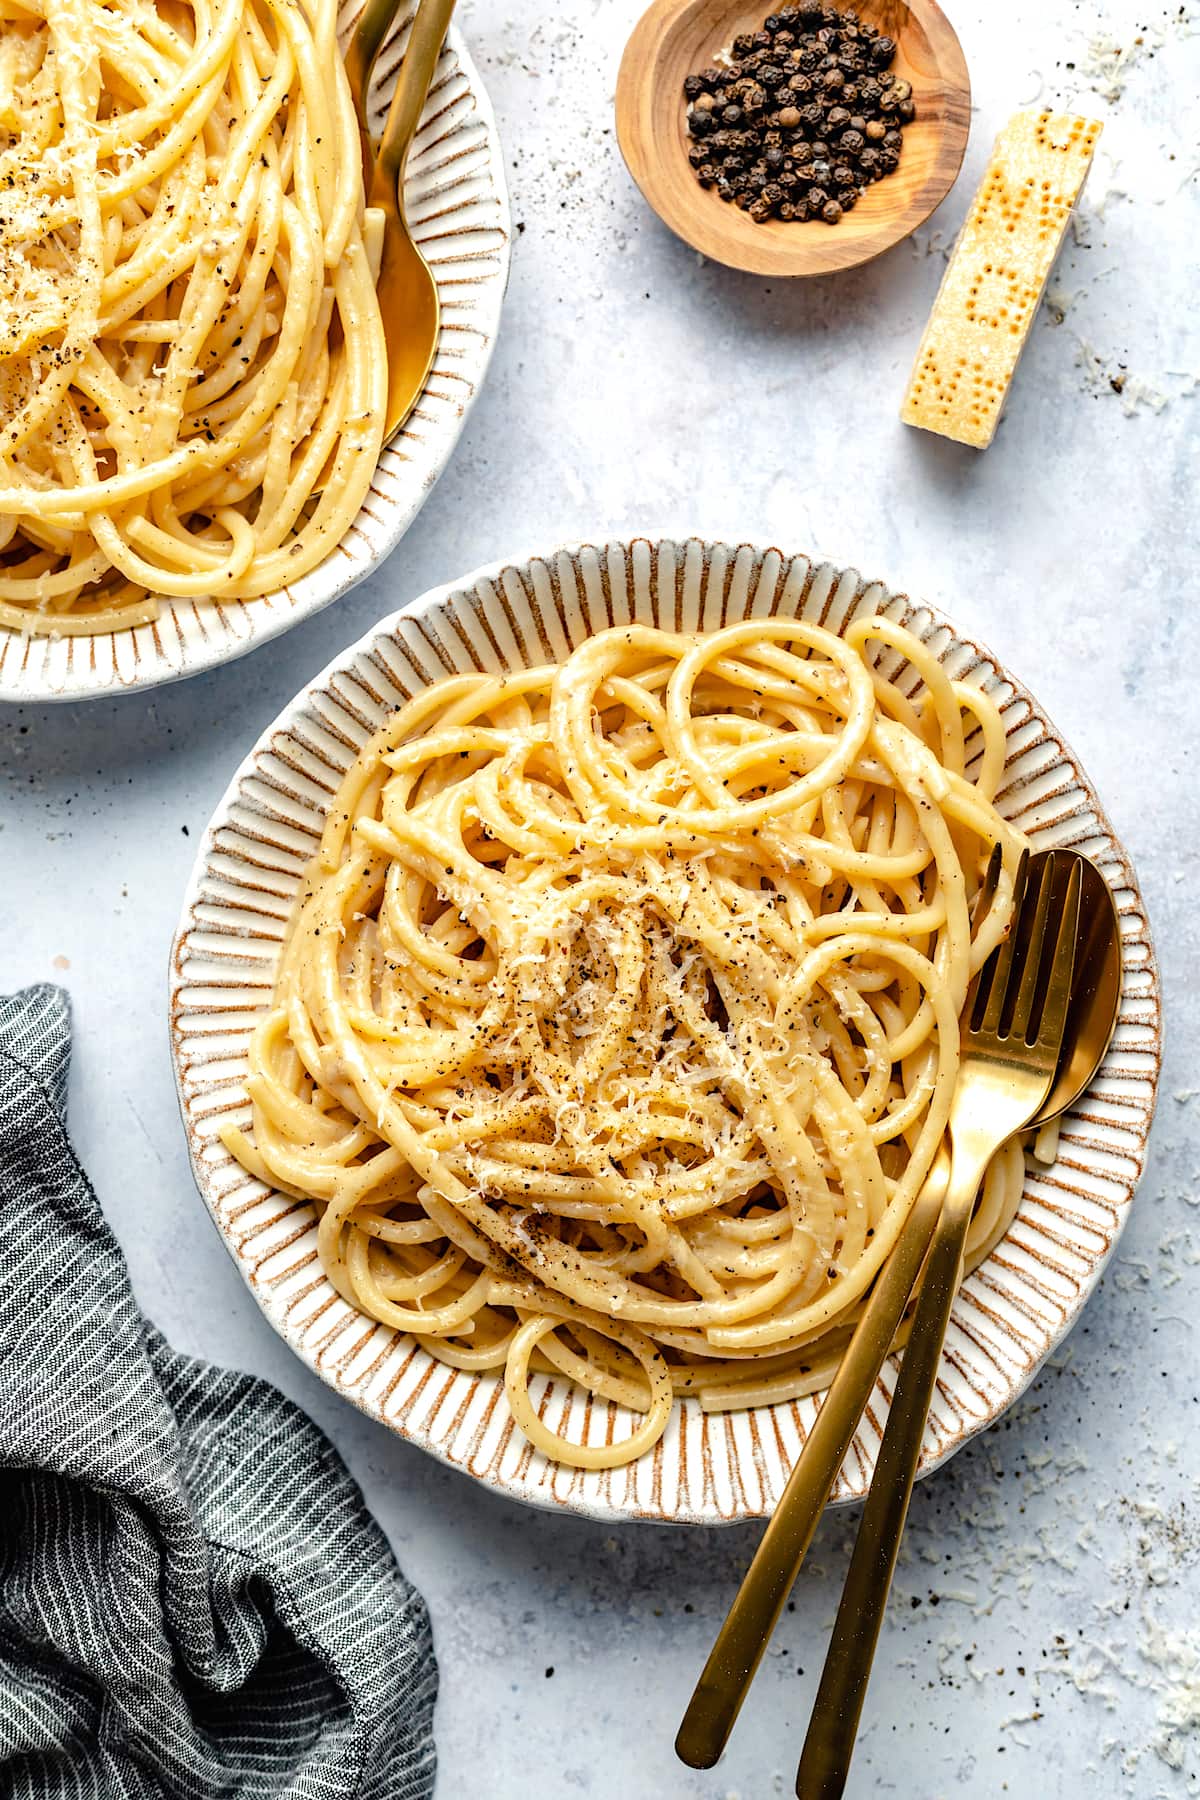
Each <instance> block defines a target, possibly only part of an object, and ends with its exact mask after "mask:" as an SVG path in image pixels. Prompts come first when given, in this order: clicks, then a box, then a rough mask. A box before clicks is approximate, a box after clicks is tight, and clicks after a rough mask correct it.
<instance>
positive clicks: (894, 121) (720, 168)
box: [683, 0, 914, 223]
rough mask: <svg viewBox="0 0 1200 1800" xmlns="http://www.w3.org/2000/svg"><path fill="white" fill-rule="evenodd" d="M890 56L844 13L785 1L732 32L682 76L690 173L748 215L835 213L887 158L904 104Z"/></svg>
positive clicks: (805, 0) (885, 43)
mask: <svg viewBox="0 0 1200 1800" xmlns="http://www.w3.org/2000/svg"><path fill="white" fill-rule="evenodd" d="M894 54H895V46H894V44H893V43H892V42H891V40H890V39H888V38H885V37H884V36H883V34H882V33H881V32H880V31H879V29H878V28H877V27H876V26H874V25H871V24H870V23H869V22H868V23H866V24H863V23H862V22H861V21H860V19H859V17H858V15H857V14H856V13H853V12H846V13H842V12H837V11H835V10H834V9H833V7H832V6H831V5H829V6H826V5H822V4H821V0H790V3H789V4H788V5H787V6H785V7H781V8H780V9H779V11H778V12H775V13H772V14H770V15H769V17H768V18H767V19H766V20H765V21H764V23H763V27H762V29H761V30H759V31H756V32H742V33H741V34H739V36H738V37H736V38H735V39H734V41H733V46H732V57H731V58H730V59H729V63H728V66H727V67H726V68H724V69H718V68H716V67H715V66H714V67H712V68H709V69H702V70H700V71H699V72H697V73H695V74H691V75H688V76H687V78H686V80H685V81H684V83H683V90H684V99H685V100H686V101H687V102H688V112H687V124H688V131H689V133H690V136H691V138H692V140H693V141H692V142H691V144H690V146H689V148H688V161H689V163H690V164H691V167H692V168H693V169H694V170H695V171H696V177H697V180H699V181H700V182H701V185H702V186H705V187H714V186H715V188H716V191H717V193H718V194H719V195H720V197H721V198H722V199H723V200H730V199H735V200H736V201H737V203H738V205H739V206H740V207H741V208H742V209H743V210H744V211H747V212H748V213H749V214H750V216H751V217H752V218H753V219H755V220H762V219H765V218H768V217H779V218H787V219H789V220H791V219H798V220H804V219H807V218H809V217H813V218H818V217H821V218H823V217H829V219H830V222H831V223H832V222H836V219H839V218H841V217H842V215H843V214H844V213H846V212H848V211H849V210H850V209H851V208H852V207H853V206H854V205H855V203H856V202H857V200H858V197H859V194H860V193H861V192H862V191H863V189H864V188H865V186H866V185H867V184H868V183H870V182H872V181H877V180H879V178H880V177H881V176H883V175H885V174H887V173H888V172H889V170H891V169H893V168H895V167H896V165H897V163H898V161H899V158H900V151H901V142H902V134H901V130H900V127H901V125H902V124H903V123H906V122H907V121H908V120H909V119H911V118H912V117H913V116H914V106H913V100H912V87H911V84H910V83H908V82H907V81H902V80H900V79H899V78H898V77H897V76H896V75H895V73H888V72H886V65H887V63H889V62H890V61H891V60H892V58H893V56H894ZM809 140H811V142H810V141H809ZM831 146H834V147H833V148H831ZM785 207H786V209H787V211H786V213H785V212H784V211H783V210H782V209H783V208H785Z"/></svg>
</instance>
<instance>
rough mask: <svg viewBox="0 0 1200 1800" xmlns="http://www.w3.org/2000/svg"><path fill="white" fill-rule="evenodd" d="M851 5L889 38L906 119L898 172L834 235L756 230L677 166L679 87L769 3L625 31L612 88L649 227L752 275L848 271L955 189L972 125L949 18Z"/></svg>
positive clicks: (898, 0)
mask: <svg viewBox="0 0 1200 1800" xmlns="http://www.w3.org/2000/svg"><path fill="white" fill-rule="evenodd" d="M780 4H781V5H782V4H786V0H780ZM850 6H853V7H854V10H855V11H857V12H858V14H859V16H860V17H861V18H863V19H866V20H868V21H869V22H870V23H871V24H874V25H878V26H879V28H880V30H881V31H884V32H886V33H887V35H888V36H889V37H891V38H895V40H896V60H895V63H894V64H893V65H892V66H893V68H894V70H895V72H896V73H897V74H898V75H902V76H903V77H904V79H905V80H906V81H910V82H911V83H912V90H913V103H914V105H915V107H916V116H915V118H914V119H913V121H912V123H911V124H909V125H906V126H905V127H904V149H903V151H902V153H901V156H900V165H899V167H898V168H896V169H894V170H893V171H892V173H891V174H890V175H886V176H884V178H883V180H882V181H876V182H873V183H872V184H871V186H870V187H868V188H867V190H866V192H865V193H864V194H863V196H862V198H861V199H860V200H859V202H858V205H857V206H856V207H855V208H854V210H853V212H849V213H847V214H846V215H845V217H844V218H842V219H840V220H839V221H838V223H837V224H836V225H826V224H824V223H822V222H821V221H820V220H809V221H806V222H805V223H804V224H797V223H796V222H795V221H794V220H792V221H788V222H786V223H785V221H783V220H782V219H772V220H770V221H769V222H768V223H766V224H764V225H757V224H755V222H754V220H753V219H751V218H750V216H749V215H748V214H747V213H744V212H742V211H741V210H740V208H738V207H736V206H733V205H731V204H729V203H727V202H726V201H724V200H721V199H719V198H718V196H717V194H716V193H715V192H714V191H713V190H712V189H711V188H709V189H706V188H702V187H701V186H700V183H699V182H698V181H697V180H696V176H695V172H694V171H693V169H692V167H691V165H690V163H689V162H688V159H687V150H688V145H689V143H690V142H691V140H690V138H689V137H688V132H687V103H686V101H685V100H684V96H683V81H684V77H685V76H686V75H692V74H695V73H696V71H697V70H699V69H703V68H706V67H708V65H709V64H711V63H712V61H713V58H714V57H715V56H716V55H717V53H718V52H719V51H721V50H727V49H728V48H729V46H730V44H731V43H732V42H733V40H734V38H735V37H736V36H737V35H738V34H739V33H740V32H743V31H759V30H761V29H762V21H763V18H764V16H765V15H766V14H767V13H769V12H770V11H771V10H772V7H771V5H770V4H769V0H756V3H754V4H751V5H747V4H745V3H744V0H655V3H654V5H653V6H651V7H650V9H649V11H648V12H647V13H645V14H644V15H643V16H642V18H641V19H640V20H639V22H638V24H637V25H636V26H635V27H634V30H633V35H632V36H631V37H630V39H629V42H628V44H627V45H626V46H625V54H624V56H623V57H622V59H621V72H620V75H619V76H618V78H617V137H618V140H619V142H620V145H621V154H622V155H623V156H624V158H625V161H626V164H627V165H628V168H629V172H630V174H631V175H632V176H633V179H634V180H635V181H636V182H637V184H638V187H639V188H640V189H641V190H642V193H643V195H644V196H645V198H646V199H647V200H648V201H649V203H650V205H651V206H652V207H653V208H654V210H655V212H656V213H657V214H658V216H659V218H660V219H662V220H663V222H664V224H666V225H669V226H670V228H671V230H672V231H674V232H675V233H676V234H677V235H678V236H679V237H681V238H683V239H684V241H685V243H688V244H691V245H692V247H693V248H694V249H696V250H699V251H700V252H701V253H702V254H703V255H705V256H710V257H712V258H713V259H714V260H715V261H716V262H721V263H725V264H726V265H727V266H728V267H729V268H731V269H744V270H746V271H748V272H749V273H751V274H754V275H776V276H792V275H828V274H831V273H832V272H833V271H834V270H836V269H852V268H854V267H855V266H856V265H857V264H858V263H864V262H869V261H870V260H871V258H872V257H874V256H880V255H882V253H883V251H885V250H890V249H891V247H892V245H893V244H898V243H899V242H900V241H901V239H902V238H906V237H907V236H908V234H909V233H910V232H911V231H915V230H916V228H917V226H918V225H920V224H922V223H923V222H924V221H925V220H926V219H927V218H928V217H929V215H930V213H931V212H932V211H933V210H934V208H935V207H936V206H939V205H940V204H941V202H942V201H943V200H944V199H945V197H946V195H947V194H948V193H949V192H950V189H951V188H952V187H953V186H954V182H955V180H956V178H957V176H958V171H959V169H960V168H961V167H962V159H963V153H964V151H965V150H966V147H967V134H968V132H969V130H970V124H971V81H970V77H969V76H968V74H967V65H966V61H965V59H964V57H963V53H962V46H961V45H960V44H959V41H958V39H957V37H956V36H955V34H954V31H953V28H952V27H951V25H950V22H949V20H948V19H947V18H946V16H945V14H944V13H943V12H942V10H941V8H940V7H939V6H937V5H936V4H935V0H858V3H857V4H855V0H846V8H849V7H850ZM846 8H843V7H842V6H841V5H840V4H839V5H838V10H839V11H842V10H845V9H846Z"/></svg>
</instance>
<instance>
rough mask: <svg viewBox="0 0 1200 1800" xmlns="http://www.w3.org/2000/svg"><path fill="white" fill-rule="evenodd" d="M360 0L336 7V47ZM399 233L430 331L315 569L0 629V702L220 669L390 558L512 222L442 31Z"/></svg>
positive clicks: (482, 341)
mask: <svg viewBox="0 0 1200 1800" xmlns="http://www.w3.org/2000/svg"><path fill="white" fill-rule="evenodd" d="M415 10H416V8H415V5H414V4H413V3H412V0H409V3H408V4H406V5H403V6H402V7H401V18H400V21H399V23H398V25H397V27H396V29H395V31H394V34H393V35H392V37H391V38H390V40H389V42H388V44H387V45H385V47H384V50H383V52H382V54H381V56H380V58H379V62H378V65H377V67H376V73H375V79H374V82H373V84H372V104H371V108H370V116H371V123H372V127H373V129H375V130H376V131H378V130H379V129H380V127H381V126H382V123H383V119H384V117H385V116H386V112H387V105H388V102H389V100H390V98H391V95H392V92H393V90H394V88H395V84H396V74H397V71H398V69H399V67H400V62H401V57H402V53H403V47H404V44H405V42H406V41H407V38H408V32H409V28H410V26H411V24H412V19H413V14H414V12H415ZM361 11H362V0H347V3H346V4H344V5H343V7H342V11H341V14H340V17H339V21H338V36H339V42H340V43H341V44H342V46H343V48H344V47H345V45H346V43H347V42H348V41H349V37H350V34H351V32H352V30H353V27H354V23H355V21H356V19H357V18H358V15H359V13H360V12H361ZM404 191H405V202H406V207H407V213H408V219H409V223H410V226H411V228H412V233H413V237H414V238H415V239H416V242H417V243H418V244H419V245H420V247H421V249H422V250H423V252H424V254H425V257H426V260H427V261H428V263H429V266H430V268H431V269H432V270H433V273H434V279H435V280H436V282H437V287H438V298H439V300H440V302H441V309H442V328H441V335H440V338H439V342H438V348H437V354H436V355H435V357H434V361H433V367H432V368H431V370H430V372H429V376H428V379H427V380H426V383H425V387H424V390H423V392H422V394H421V396H420V398H419V400H418V401H417V403H416V406H415V407H414V409H413V411H412V413H411V414H410V416H409V418H408V420H407V422H406V424H405V426H404V429H403V431H402V432H401V433H400V435H399V437H398V438H397V439H396V441H395V442H394V443H393V444H391V445H390V446H389V447H388V449H386V450H385V451H384V452H383V454H382V456H381V457H380V459H379V464H378V466H377V468H376V470H375V474H374V477H373V479H372V482H371V487H370V491H369V492H368V494H367V497H366V499H365V500H364V501H363V504H362V510H361V511H360V513H359V515H358V518H357V519H356V520H355V522H354V524H353V525H352V526H351V527H350V529H349V531H348V532H347V533H346V535H345V537H344V538H343V539H342V541H341V543H340V544H338V546H337V548H336V549H335V550H333V551H332V552H331V553H330V555H329V556H327V557H326V559H325V561H324V562H323V563H321V564H320V565H319V566H318V567H317V568H315V569H313V570H312V571H311V573H310V574H308V575H305V576H304V577H303V578H302V579H301V580H300V581H297V582H295V583H294V584H293V585H291V586H289V587H286V588H281V589H280V590H279V592H278V593H275V594H268V595H267V596H266V597H265V598H263V599H261V600H248V601H241V602H236V603H231V602H229V601H223V602H221V601H216V600H164V601H163V602H162V604H161V607H160V609H159V614H158V617H157V619H155V620H154V621H153V622H152V623H150V624H148V625H138V626H135V627H133V628H132V629H131V630H124V631H114V632H105V633H102V634H101V635H99V636H97V637H32V636H27V635H24V634H21V633H19V632H11V631H5V630H4V629H3V628H0V700H10V701H22V702H26V703H29V702H44V701H47V700H86V699H91V698H95V697H97V696H107V695H112V694H120V693H128V692H130V691H131V690H133V689H135V688H148V687H157V686H158V685H159V684H160V683H162V682H166V681H178V680H180V679H181V678H182V677H183V676H185V675H197V674H199V672H200V671H201V670H202V669H211V668H212V667H214V665H215V664H217V663H224V662H232V661H233V659H234V658H235V657H238V656H244V655H245V653H246V652H247V651H248V650H252V649H254V647H255V645H257V644H262V643H265V642H266V641H267V640H268V639H269V638H273V637H278V636H279V634H280V632H283V631H286V630H287V629H288V628H289V626H292V625H294V624H295V623H296V622H297V620H298V619H304V618H307V617H308V616H309V614H310V613H315V612H320V610H321V608H322V607H323V606H328V605H329V604H330V602H331V601H333V600H337V599H340V597H341V596H342V595H343V594H345V593H348V592H349V590H350V589H351V588H352V587H355V586H356V585H357V583H358V582H360V581H362V580H363V579H364V578H365V577H366V576H367V575H369V574H370V573H371V571H372V570H373V569H374V568H376V567H377V566H378V565H379V564H380V563H381V562H382V561H383V559H384V557H385V556H388V555H389V554H390V553H391V551H393V550H394V549H395V547H396V545H397V544H398V543H399V542H400V539H401V538H402V537H403V536H404V533H405V532H406V531H407V530H408V528H409V526H410V525H411V524H412V522H413V520H414V519H415V518H416V516H417V514H418V513H419V512H420V510H421V508H422V506H423V505H424V504H425V501H426V500H427V499H428V497H429V494H430V492H431V491H432V489H433V485H434V483H435V482H436V481H437V479H438V476H439V475H440V474H441V473H442V470H443V469H444V468H445V467H446V464H447V463H448V462H449V460H450V457H451V454H452V452H453V450H454V446H455V445H456V444H457V442H458V439H459V435H460V433H461V431H462V428H463V425H464V424H465V422H466V418H467V414H468V412H469V411H470V409H471V406H472V403H473V402H474V400H475V397H476V395H477V394H478V392H479V389H480V387H481V386H482V385H483V380H484V376H485V375H486V374H487V368H488V364H489V362H490V361H491V357H492V349H493V347H494V345H495V342H496V333H497V331H498V329H499V325H500V309H501V306H502V304H503V300H504V290H505V287H506V286H507V283H508V268H509V256H510V250H511V240H512V224H511V219H510V216H509V208H508V190H507V188H506V185H505V180H504V157H503V152H502V150H501V147H500V140H499V134H498V132H497V128H496V118H495V114H494V113H493V111H492V106H491V102H490V100H489V99H488V97H487V94H486V92H485V91H484V87H483V83H482V81H481V80H480V77H479V73H478V71H477V70H476V68H475V65H474V63H473V62H472V61H471V58H470V56H469V55H468V54H467V50H466V47H465V45H464V44H463V40H462V38H461V36H460V35H459V33H458V31H457V30H455V29H454V28H453V27H451V30H450V33H449V36H448V37H447V39H446V42H445V45H444V46H443V49H442V54H441V58H440V60H439V62H438V66H437V71H436V73H435V75H434V79H433V82H432V84H431V86H430V90H429V96H428V99H427V100H426V102H425V110H424V112H423V114H422V119H421V125H420V126H419V128H418V131H417V135H416V138H415V139H414V141H413V147H412V151H411V153H410V155H409V159H408V167H407V170H406V173H405V190H404Z"/></svg>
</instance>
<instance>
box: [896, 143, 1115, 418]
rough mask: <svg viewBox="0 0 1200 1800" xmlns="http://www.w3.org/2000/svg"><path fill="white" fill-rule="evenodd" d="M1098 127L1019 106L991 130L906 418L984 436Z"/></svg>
mask: <svg viewBox="0 0 1200 1800" xmlns="http://www.w3.org/2000/svg"><path fill="white" fill-rule="evenodd" d="M1100 131H1101V125H1100V123H1099V121H1098V120H1096V119H1083V118H1077V117H1076V116H1074V115H1073V114H1071V113H1048V112H1043V113H1017V115H1016V116H1015V117H1014V118H1013V119H1011V120H1010V121H1009V123H1008V124H1007V125H1006V126H1005V128H1004V130H1003V131H1002V132H1001V133H1000V136H999V137H998V138H997V139H996V147H995V149H994V150H993V152H992V160H991V162H990V163H989V164H988V167H987V171H986V173H985V174H984V177H983V180H982V182H981V183H980V185H979V191H978V192H977V193H976V195H975V199H974V202H973V203H972V206H971V210H970V212H969V213H968V214H967V219H966V223H965V224H964V226H963V228H962V232H961V233H960V235H959V239H958V242H957V244H956V245H955V247H954V254H953V256H952V257H951V258H950V264H949V267H948V268H947V270H946V273H945V276H944V277H943V280H942V285H941V288H940V289H939V292H938V297H937V299H936V301H935V302H934V307H933V312H932V314H931V315H930V319H929V324H928V325H927V326H926V328H925V335H924V337H923V338H922V339H921V347H920V349H919V350H918V352H917V360H916V362H915V364H914V365H913V372H912V376H911V378H910V381H909V385H908V392H907V394H906V395H905V397H904V404H903V406H902V407H901V409H900V417H901V418H902V419H903V420H904V422H905V424H907V425H919V426H921V427H922V428H923V429H924V430H926V431H936V432H939V433H940V434H941V435H942V436H943V437H950V438H955V439H956V440H957V441H958V442H959V443H961V444H971V445H973V446H974V447H975V448H976V449H979V450H984V449H986V448H987V446H988V445H989V444H990V443H991V441H992V438H993V436H994V435H995V430H996V425H997V423H998V421H999V418H1000V413H1001V410H1002V409H1003V406H1004V401H1005V398H1006V397H1007V394H1008V388H1009V383H1010V382H1011V381H1012V378H1013V373H1014V371H1015V369H1016V366H1017V359H1018V358H1019V356H1020V354H1021V351H1022V349H1023V348H1024V344H1025V339H1026V337H1027V336H1028V334H1029V328H1030V326H1031V324H1032V323H1033V319H1034V316H1035V315H1036V313H1037V309H1038V305H1039V303H1040V301H1041V297H1042V292H1043V290H1044V288H1045V286H1046V283H1047V281H1048V280H1049V277H1050V271H1051V270H1052V268H1053V267H1054V261H1055V258H1056V257H1057V255H1058V251H1059V247H1060V245H1061V243H1062V240H1063V236H1064V233H1065V232H1066V229H1067V225H1068V222H1069V220H1070V217H1071V210H1072V208H1073V207H1074V205H1075V202H1076V200H1077V199H1078V198H1079V193H1080V190H1081V189H1082V187H1083V183H1084V180H1085V178H1086V176H1087V172H1088V168H1089V166H1090V164H1091V160H1092V154H1093V151H1094V149H1095V146H1096V140H1097V139H1098V137H1099V136H1100Z"/></svg>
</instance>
